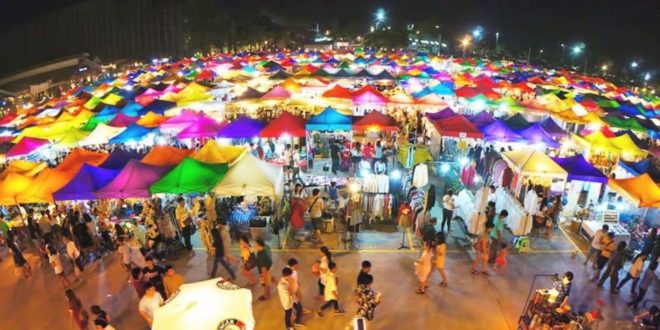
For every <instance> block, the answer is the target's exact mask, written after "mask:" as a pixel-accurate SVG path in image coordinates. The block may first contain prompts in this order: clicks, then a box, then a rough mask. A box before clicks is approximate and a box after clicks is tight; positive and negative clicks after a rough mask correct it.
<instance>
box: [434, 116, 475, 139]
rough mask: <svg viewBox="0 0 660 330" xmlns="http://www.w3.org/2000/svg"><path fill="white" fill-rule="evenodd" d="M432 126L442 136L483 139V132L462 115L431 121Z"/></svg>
mask: <svg viewBox="0 0 660 330" xmlns="http://www.w3.org/2000/svg"><path fill="white" fill-rule="evenodd" d="M432 123H433V126H434V127H435V129H436V130H438V133H440V135H442V136H451V137H461V138H462V137H466V138H473V139H483V137H484V134H483V133H481V131H479V129H477V128H476V127H474V125H472V123H470V121H469V120H467V119H466V118H465V117H463V116H462V115H455V116H452V117H449V118H445V119H441V120H434V121H432Z"/></svg>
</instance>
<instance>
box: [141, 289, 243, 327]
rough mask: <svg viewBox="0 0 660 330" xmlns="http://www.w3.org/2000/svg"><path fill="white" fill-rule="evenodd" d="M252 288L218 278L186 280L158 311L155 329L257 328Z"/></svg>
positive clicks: (154, 324) (155, 313) (154, 322)
mask: <svg viewBox="0 0 660 330" xmlns="http://www.w3.org/2000/svg"><path fill="white" fill-rule="evenodd" d="M254 326H255V321H254V316H253V315H252V292H250V290H249V289H241V288H239V287H238V286H235V285H233V284H230V283H228V282H224V281H223V280H222V279H220V280H218V279H217V278H214V279H210V280H206V281H202V282H196V283H184V284H183V285H181V287H179V290H178V291H177V292H176V293H175V294H174V296H173V297H172V298H170V299H168V300H167V302H166V303H165V305H163V306H161V307H159V308H157V309H156V310H155V312H154V320H153V325H152V327H151V329H153V330H178V329H195V330H223V329H226V330H230V329H240V330H253V329H254Z"/></svg>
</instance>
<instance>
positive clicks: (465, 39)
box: [461, 35, 470, 58]
mask: <svg viewBox="0 0 660 330" xmlns="http://www.w3.org/2000/svg"><path fill="white" fill-rule="evenodd" d="M461 46H462V47H463V58H465V50H466V49H467V47H468V46H470V36H467V35H466V36H465V37H463V40H461Z"/></svg>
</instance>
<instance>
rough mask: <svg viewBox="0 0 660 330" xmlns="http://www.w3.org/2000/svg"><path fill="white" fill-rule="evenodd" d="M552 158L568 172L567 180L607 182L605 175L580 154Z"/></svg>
mask: <svg viewBox="0 0 660 330" xmlns="http://www.w3.org/2000/svg"><path fill="white" fill-rule="evenodd" d="M552 160H553V161H554V162H555V163H557V165H559V166H561V167H562V168H563V169H564V170H566V172H568V181H574V180H576V181H587V182H598V183H603V184H605V183H607V177H606V176H605V175H604V174H603V173H602V172H601V171H599V170H598V169H597V168H596V167H594V166H593V165H591V163H589V162H588V161H587V160H586V159H584V157H583V156H582V155H575V156H572V157H553V158H552Z"/></svg>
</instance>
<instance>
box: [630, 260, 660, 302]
mask: <svg viewBox="0 0 660 330" xmlns="http://www.w3.org/2000/svg"><path fill="white" fill-rule="evenodd" d="M656 269H658V261H656V260H653V261H651V263H650V264H649V267H648V268H647V269H646V271H645V272H644V275H643V276H642V279H641V280H640V281H639V294H638V295H637V297H635V298H634V299H633V300H632V301H631V302H629V303H628V306H630V307H632V308H634V309H637V307H638V306H639V303H640V302H642V301H643V300H644V296H646V291H648V289H649V288H650V287H651V285H652V284H654V283H655V284H656V285H658V274H656V273H655V270H656Z"/></svg>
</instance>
